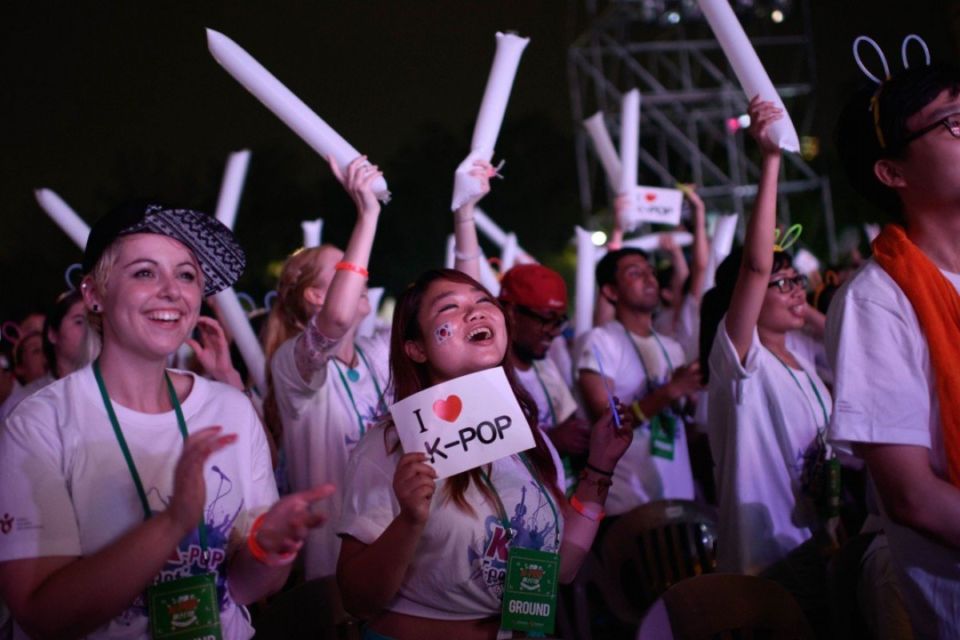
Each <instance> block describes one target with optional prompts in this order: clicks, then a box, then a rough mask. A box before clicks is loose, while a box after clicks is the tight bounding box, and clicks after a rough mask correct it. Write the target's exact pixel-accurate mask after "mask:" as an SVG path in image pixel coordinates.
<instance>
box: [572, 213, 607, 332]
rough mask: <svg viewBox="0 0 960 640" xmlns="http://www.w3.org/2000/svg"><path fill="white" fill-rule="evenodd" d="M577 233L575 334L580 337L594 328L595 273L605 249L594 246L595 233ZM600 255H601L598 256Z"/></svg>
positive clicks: (577, 231) (580, 231) (583, 231)
mask: <svg viewBox="0 0 960 640" xmlns="http://www.w3.org/2000/svg"><path fill="white" fill-rule="evenodd" d="M576 233H577V291H576V294H575V298H574V320H573V322H574V325H573V329H574V333H575V335H577V336H580V335H582V334H584V333H586V332H587V331H590V329H591V328H593V306H594V303H595V302H596V295H597V283H596V280H595V275H594V272H595V271H596V266H597V260H598V259H599V257H600V255H603V254H604V253H606V251H605V250H604V249H599V248H597V246H596V245H594V244H593V233H591V232H590V231H587V230H586V229H584V228H582V227H579V226H578V227H577V228H576ZM598 254H599V255H598Z"/></svg>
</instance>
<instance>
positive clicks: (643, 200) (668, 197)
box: [625, 186, 683, 231]
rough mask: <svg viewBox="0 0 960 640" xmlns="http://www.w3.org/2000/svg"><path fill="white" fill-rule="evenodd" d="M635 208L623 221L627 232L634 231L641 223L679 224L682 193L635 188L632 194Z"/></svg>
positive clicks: (675, 190)
mask: <svg viewBox="0 0 960 640" xmlns="http://www.w3.org/2000/svg"><path fill="white" fill-rule="evenodd" d="M634 193H635V195H634V202H635V203H636V208H635V209H634V210H633V211H632V212H630V213H629V214H628V216H627V220H625V226H626V227H627V230H628V231H630V230H632V229H636V228H637V225H639V224H640V223H641V222H652V223H655V224H668V225H670V226H677V225H678V224H680V209H681V207H682V205H683V192H682V191H680V190H679V189H663V188H661V187H642V186H641V187H637V188H636V191H635V192H634Z"/></svg>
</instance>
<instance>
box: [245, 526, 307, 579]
mask: <svg viewBox="0 0 960 640" xmlns="http://www.w3.org/2000/svg"><path fill="white" fill-rule="evenodd" d="M265 515H266V514H265V513H261V514H260V515H259V516H257V519H256V520H254V521H253V526H252V527H250V535H248V536H247V548H248V549H249V550H250V555H252V556H253V557H254V559H255V560H256V561H257V562H260V563H261V564H265V565H267V566H268V567H282V566H283V565H286V564H290V563H291V562H293V561H294V559H295V558H296V557H297V551H299V550H300V548H299V546H303V543H302V542H301V543H300V545H299V546H298V547H297V549H296V550H295V551H288V552H287V553H269V552H268V551H267V550H266V549H264V548H263V547H261V546H260V543H259V542H257V532H259V531H260V527H261V526H262V525H263V518H264V516H265Z"/></svg>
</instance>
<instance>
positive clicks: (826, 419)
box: [767, 349, 830, 437]
mask: <svg viewBox="0 0 960 640" xmlns="http://www.w3.org/2000/svg"><path fill="white" fill-rule="evenodd" d="M767 351H770V350H769V349H767ZM770 353H772V354H773V357H774V358H776V359H777V362H779V363H780V364H782V365H783V368H784V369H786V370H787V373H789V374H790V377H791V378H793V381H794V382H795V383H796V384H797V388H798V389H800V393H801V394H803V397H804V399H806V401H807V404H808V405H809V406H810V411H812V412H813V416H814V420H816V416H817V410H816V409H814V408H813V403H812V402H810V396H808V395H807V394H806V393H804V391H803V385H801V384H800V380H799V379H798V378H797V376H796V374H794V373H793V369H791V368H790V367H789V366H788V365H787V363H786V362H784V361H783V360H781V359H780V356H778V355H777V354H775V353H773V351H770ZM803 375H805V376H807V382H809V383H810V388H811V389H813V394H814V395H815V396H817V402H819V403H820V410H821V411H822V412H823V426H822V427H817V436H818V437H819V436H822V435H823V432H824V431H826V429H827V423H828V422H830V416H829V415H827V406H826V405H825V404H823V398H821V397H820V391H819V389H817V385H815V384H814V383H813V378H811V377H810V374H809V373H807V370H806V369H804V370H803Z"/></svg>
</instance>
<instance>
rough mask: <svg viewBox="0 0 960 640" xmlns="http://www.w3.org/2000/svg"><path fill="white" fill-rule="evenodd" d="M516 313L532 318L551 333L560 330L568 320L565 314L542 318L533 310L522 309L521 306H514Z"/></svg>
mask: <svg viewBox="0 0 960 640" xmlns="http://www.w3.org/2000/svg"><path fill="white" fill-rule="evenodd" d="M516 308H517V311H519V312H520V313H522V314H523V315H525V316H527V317H528V318H533V319H534V320H539V321H540V326H541V328H543V329H548V330H551V331H556V330H557V329H562V328H563V327H564V325H566V324H567V322H568V321H569V320H570V318H569V317H568V316H567V314H565V313H560V314H552V315H549V316H542V315H540V314H539V313H537V312H536V311H534V310H533V309H530V308H529V307H524V306H523V305H519V304H518V305H516Z"/></svg>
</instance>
